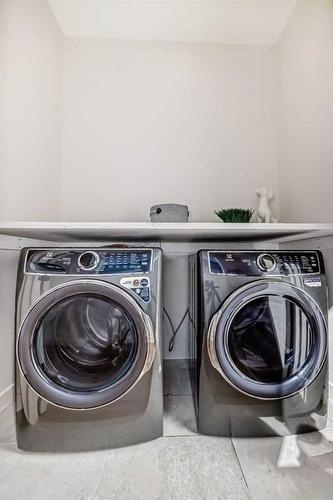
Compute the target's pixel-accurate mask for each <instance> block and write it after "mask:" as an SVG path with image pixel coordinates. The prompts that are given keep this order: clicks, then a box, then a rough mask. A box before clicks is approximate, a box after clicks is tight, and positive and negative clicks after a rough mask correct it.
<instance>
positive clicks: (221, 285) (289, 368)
mask: <svg viewBox="0 0 333 500" xmlns="http://www.w3.org/2000/svg"><path fill="white" fill-rule="evenodd" d="M190 315H191V318H192V322H191V325H192V328H191V336H190V338H191V342H190V352H191V374H192V382H193V391H194V399H195V407H196V415H197V425H198V430H199V432H202V433H204V434H212V435H222V436H265V435H266V436H267V435H268V436H269V435H288V434H299V433H304V432H309V431H313V430H318V429H322V428H324V427H325V424H326V418H327V395H328V385H327V372H328V370H327V343H328V335H327V315H328V300H327V287H326V279H325V272H324V263H323V258H322V255H321V253H320V252H316V251H299V252H298V251H268V252H265V251H263V252H259V251H233V250H230V251H214V250H212V251H204V250H203V251H200V252H199V253H198V255H196V256H191V258H190Z"/></svg>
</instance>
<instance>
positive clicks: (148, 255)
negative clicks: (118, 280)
mask: <svg viewBox="0 0 333 500" xmlns="http://www.w3.org/2000/svg"><path fill="white" fill-rule="evenodd" d="M151 264H152V250H151V249H131V248H128V249H127V248H126V249H125V248H121V249H116V248H115V249H113V248H112V249H104V248H103V249H93V250H91V249H83V250H76V249H60V248H57V249H49V250H29V252H28V254H27V259H26V265H25V270H26V272H27V273H33V274H46V275H48V274H70V275H77V274H82V275H103V274H107V275H116V274H131V275H134V274H144V273H149V272H150V271H151Z"/></svg>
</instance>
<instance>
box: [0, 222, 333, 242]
mask: <svg viewBox="0 0 333 500" xmlns="http://www.w3.org/2000/svg"><path fill="white" fill-rule="evenodd" d="M0 235H3V236H16V237H21V238H31V239H38V240H48V241H54V242H66V241H79V240H81V241H118V242H119V241H124V242H126V241H142V240H146V241H173V242H178V241H179V242H199V241H230V240H237V241H242V240H243V241H249V240H273V239H274V240H281V239H283V240H284V241H286V240H290V241H294V240H298V239H307V238H319V237H323V236H332V235H333V224H296V223H292V224H284V223H277V224H224V223H220V222H217V223H205V222H190V223H151V222H0Z"/></svg>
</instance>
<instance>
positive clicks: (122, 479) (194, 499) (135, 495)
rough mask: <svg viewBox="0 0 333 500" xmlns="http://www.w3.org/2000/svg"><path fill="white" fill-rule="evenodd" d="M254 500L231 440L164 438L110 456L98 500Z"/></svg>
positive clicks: (199, 437)
mask: <svg viewBox="0 0 333 500" xmlns="http://www.w3.org/2000/svg"><path fill="white" fill-rule="evenodd" d="M120 498H121V499H122V500H143V499H144V500H178V499H179V500H213V499H214V500H215V499H219V500H223V499H225V500H245V499H246V500H248V499H249V498H250V497H249V494H248V490H247V487H246V485H245V482H244V479H243V476H242V473H241V470H240V467H239V464H238V461H237V457H236V455H235V452H234V449H233V446H232V443H231V440H230V439H222V438H209V437H203V436H193V437H175V438H161V439H158V440H155V441H151V442H149V443H145V444H142V445H138V446H135V447H131V448H123V449H118V450H114V451H112V452H110V453H109V456H108V459H107V461H106V464H105V468H104V471H103V474H102V477H101V481H100V483H99V486H98V488H97V491H96V499H98V500H111V499H114V500H118V499H120Z"/></svg>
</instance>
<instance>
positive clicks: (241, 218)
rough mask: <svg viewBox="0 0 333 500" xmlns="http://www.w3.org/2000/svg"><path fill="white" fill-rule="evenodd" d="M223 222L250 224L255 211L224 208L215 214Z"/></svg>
mask: <svg viewBox="0 0 333 500" xmlns="http://www.w3.org/2000/svg"><path fill="white" fill-rule="evenodd" d="M214 213H215V214H216V215H217V216H218V217H219V218H220V219H221V221H222V222H233V223H234V224H237V223H240V222H250V220H251V218H252V216H253V214H254V210H253V209H252V208H223V209H221V210H215V212H214Z"/></svg>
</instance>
